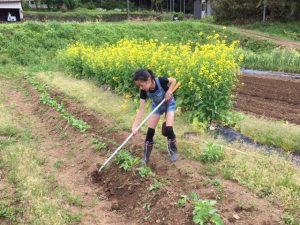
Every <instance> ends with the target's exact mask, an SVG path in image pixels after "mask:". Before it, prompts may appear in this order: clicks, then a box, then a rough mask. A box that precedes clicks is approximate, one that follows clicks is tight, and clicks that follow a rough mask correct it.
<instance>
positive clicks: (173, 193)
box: [0, 80, 283, 225]
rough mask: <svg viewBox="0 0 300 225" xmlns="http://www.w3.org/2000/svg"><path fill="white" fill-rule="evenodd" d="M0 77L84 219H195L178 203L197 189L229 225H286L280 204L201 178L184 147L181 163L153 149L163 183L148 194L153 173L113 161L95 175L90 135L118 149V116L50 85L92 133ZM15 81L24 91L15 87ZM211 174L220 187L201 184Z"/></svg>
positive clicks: (133, 146) (137, 146) (138, 151)
mask: <svg viewBox="0 0 300 225" xmlns="http://www.w3.org/2000/svg"><path fill="white" fill-rule="evenodd" d="M1 82H6V83H7V85H5V86H6V87H7V90H5V93H6V95H5V98H6V99H7V103H8V104H10V105H12V104H14V106H15V110H14V114H15V117H17V118H23V117H25V118H28V119H30V120H31V121H33V124H34V126H33V127H32V133H33V134H34V137H36V138H38V140H39V146H40V151H39V154H40V156H41V157H47V159H48V160H47V164H46V166H45V171H46V172H52V173H54V174H55V177H56V179H57V182H58V185H59V186H62V187H67V188H68V189H69V190H72V192H73V193H75V194H76V195H79V196H81V198H82V199H83V202H84V203H83V205H82V206H79V207H78V206H72V207H71V209H72V210H73V211H74V212H79V211H80V212H83V214H84V216H83V219H82V221H81V224H85V225H86V224H180V225H184V224H193V221H192V211H193V206H192V205H191V204H190V203H187V204H186V205H185V206H184V207H177V202H178V200H179V198H180V196H181V195H182V194H190V193H191V192H192V191H194V192H196V193H197V195H198V197H199V198H200V199H217V198H218V199H220V200H218V203H217V205H216V208H217V209H218V210H219V212H220V214H221V216H222V218H223V220H224V222H225V224H241V225H245V224H247V225H251V224H253V225H256V224H264V225H276V224H283V222H282V221H281V219H280V217H281V215H282V214H283V208H282V207H280V206H279V205H277V204H273V205H272V204H271V203H270V202H268V201H267V200H266V199H264V198H259V197H257V196H256V195H254V194H253V193H252V192H251V191H249V190H248V189H247V188H245V187H243V186H241V185H239V184H238V183H237V182H235V181H230V180H223V179H222V178H220V177H218V176H206V175H203V173H200V172H199V171H201V169H203V168H205V165H203V164H201V163H199V162H195V161H190V160H186V159H184V157H183V151H184V149H180V150H179V151H180V153H181V154H180V156H181V159H180V160H179V161H178V162H177V163H176V164H171V163H170V161H169V157H168V155H167V154H166V153H163V152H162V151H158V149H154V152H153V155H152V157H151V162H150V167H151V168H152V170H153V171H154V172H155V174H156V177H155V178H156V179H157V180H159V181H160V182H161V183H162V187H161V188H160V189H159V190H156V191H148V188H149V186H150V184H151V183H152V182H153V179H152V178H147V179H143V178H141V177H140V176H139V175H138V172H137V171H136V170H133V171H130V172H124V171H122V170H121V169H120V168H119V166H117V165H116V164H115V163H114V162H112V163H110V164H109V166H108V167H107V168H106V169H105V170H104V172H103V173H101V175H98V173H97V172H96V167H95V165H96V163H97V162H104V159H105V158H107V157H108V154H107V152H106V151H101V152H97V151H96V150H95V147H94V146H93V144H92V142H91V140H92V139H93V138H101V139H102V140H104V141H105V142H106V143H107V144H108V146H109V147H108V149H107V150H109V149H110V150H111V151H114V150H115V149H116V147H117V146H118V145H119V144H120V143H122V142H123V141H124V140H125V138H126V137H127V136H128V135H129V131H120V130H112V129H111V128H112V127H113V125H114V123H115V121H114V120H112V119H111V118H104V117H103V116H102V115H100V114H98V113H97V112H95V111H93V110H91V109H87V108H85V107H83V106H82V104H81V103H80V102H76V101H74V100H72V99H70V98H68V97H66V96H64V95H63V94H61V93H59V92H56V91H54V90H52V96H56V97H57V98H59V99H61V100H63V101H64V102H65V105H66V108H67V109H68V111H69V112H72V114H74V115H76V116H77V117H80V118H82V119H83V120H85V121H86V122H88V123H89V124H90V125H91V126H92V129H90V130H89V131H88V132H86V133H80V132H79V131H77V130H75V129H74V128H72V127H70V126H69V125H68V124H67V122H66V121H65V120H63V119H62V118H61V117H60V115H59V113H58V112H56V111H55V110H53V109H51V108H49V107H48V106H44V105H42V104H41V103H40V102H39V93H38V92H37V91H36V90H35V89H34V88H33V87H32V86H30V85H29V84H28V83H26V82H25V81H22V82H15V83H13V84H12V82H13V81H9V80H1ZM17 85H19V86H20V85H21V86H22V87H23V88H16V86H17ZM24 89H25V90H27V91H24ZM26 92H28V94H27V95H25V94H24V93H26ZM158 135H159V134H158ZM143 140H144V137H143V135H141V134H138V135H137V136H135V137H134V139H133V140H131V141H130V143H129V144H128V145H127V146H126V149H128V150H129V151H130V152H131V153H132V154H134V155H135V156H142V148H143ZM114 141H115V142H116V143H117V145H115V144H114ZM58 159H61V160H62V161H63V164H62V167H60V168H59V169H57V170H55V169H53V164H54V163H55V162H56V161H57V160H58ZM209 178H212V179H220V180H221V183H222V186H223V188H222V189H220V188H217V187H215V186H213V185H204V184H203V182H202V181H203V180H206V179H209ZM0 221H1V218H0Z"/></svg>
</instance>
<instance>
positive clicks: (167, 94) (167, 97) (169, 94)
mask: <svg viewBox="0 0 300 225" xmlns="http://www.w3.org/2000/svg"><path fill="white" fill-rule="evenodd" d="M171 97H172V95H171V92H170V91H167V92H166V95H165V99H166V102H168V101H170V100H171Z"/></svg>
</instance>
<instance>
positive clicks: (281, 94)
mask: <svg viewBox="0 0 300 225" xmlns="http://www.w3.org/2000/svg"><path fill="white" fill-rule="evenodd" d="M239 80H240V82H242V83H244V86H241V87H240V88H239V90H238V91H237V97H236V99H235V108H236V109H237V110H240V111H244V112H250V113H254V114H257V115H262V116H265V117H267V118H268V117H269V118H274V119H280V120H286V121H289V122H292V123H295V124H300V81H299V80H295V79H291V78H274V77H271V76H255V75H242V76H241V77H240V78H239Z"/></svg>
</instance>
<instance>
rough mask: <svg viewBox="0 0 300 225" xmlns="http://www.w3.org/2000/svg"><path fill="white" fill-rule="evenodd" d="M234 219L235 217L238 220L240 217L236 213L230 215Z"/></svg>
mask: <svg viewBox="0 0 300 225" xmlns="http://www.w3.org/2000/svg"><path fill="white" fill-rule="evenodd" d="M232 217H233V218H234V219H236V220H239V219H240V217H239V215H238V214H233V216H232Z"/></svg>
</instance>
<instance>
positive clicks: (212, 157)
mask: <svg viewBox="0 0 300 225" xmlns="http://www.w3.org/2000/svg"><path fill="white" fill-rule="evenodd" d="M224 157H225V152H224V149H223V147H222V146H221V145H218V144H215V143H214V142H209V143H208V144H207V147H206V149H205V150H204V151H203V152H202V153H201V154H200V156H199V160H200V161H201V162H203V163H212V162H219V161H221V160H222V159H224Z"/></svg>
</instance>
